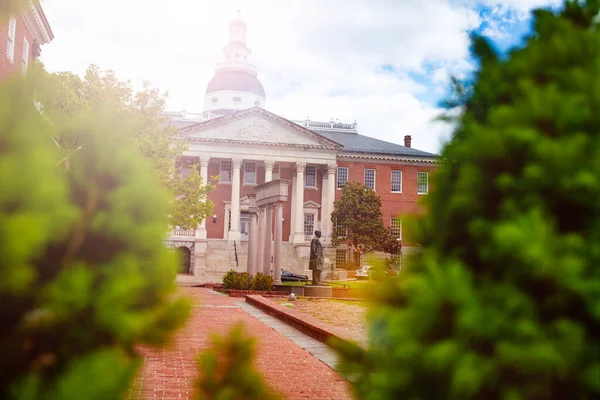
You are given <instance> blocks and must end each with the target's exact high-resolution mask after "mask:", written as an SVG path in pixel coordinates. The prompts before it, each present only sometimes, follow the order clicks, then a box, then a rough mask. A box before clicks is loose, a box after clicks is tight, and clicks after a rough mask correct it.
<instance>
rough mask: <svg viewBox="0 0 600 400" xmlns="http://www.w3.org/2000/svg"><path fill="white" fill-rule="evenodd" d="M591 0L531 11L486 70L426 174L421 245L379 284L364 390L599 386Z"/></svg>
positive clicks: (590, 390)
mask: <svg viewBox="0 0 600 400" xmlns="http://www.w3.org/2000/svg"><path fill="white" fill-rule="evenodd" d="M599 4H600V3H599V2H598V1H592V0H588V1H586V2H583V1H568V2H567V3H566V7H565V10H564V11H562V12H561V13H560V14H558V15H555V14H553V13H552V12H550V11H541V10H538V11H536V12H535V16H536V18H535V25H534V28H535V29H534V30H535V32H534V34H533V35H532V36H531V37H530V38H529V39H528V40H527V43H526V46H525V47H524V48H523V49H518V50H514V51H512V52H511V53H510V54H509V55H508V57H506V58H504V59H499V57H498V56H497V55H496V54H495V53H494V51H493V50H492V49H491V47H490V46H489V45H488V43H487V42H486V41H485V40H484V39H482V38H475V41H474V46H473V47H474V49H475V52H476V54H477V56H478V57H479V61H480V65H481V68H480V70H479V71H478V73H477V77H476V78H477V79H476V83H475V85H474V87H473V90H472V91H471V92H470V94H469V95H468V97H467V98H466V99H465V100H466V101H465V102H464V103H465V104H464V106H465V108H464V114H463V115H462V116H461V118H460V121H459V125H458V127H457V129H456V131H455V133H454V136H453V138H452V141H451V142H450V143H449V144H448V145H447V146H446V148H445V149H444V151H443V153H442V158H443V159H444V162H443V164H442V165H441V168H440V171H439V173H437V174H436V176H435V177H434V180H435V191H432V193H431V194H430V195H429V199H428V204H429V210H428V214H427V217H426V219H425V220H424V223H423V224H422V227H423V230H422V231H421V232H420V242H421V243H423V245H424V246H425V248H424V251H423V253H422V254H420V255H419V256H418V257H415V258H414V259H413V260H411V262H410V263H409V265H408V266H406V265H405V266H404V268H403V273H402V277H401V279H398V280H394V281H393V282H392V281H389V282H387V283H386V284H385V285H384V286H382V288H381V290H378V291H377V292H376V294H377V296H378V299H377V300H378V302H377V304H376V305H375V306H374V307H373V308H372V310H371V313H370V340H371V342H370V346H369V349H368V351H366V352H365V351H362V350H361V349H360V348H359V347H357V346H346V345H342V346H338V347H339V348H340V350H341V352H342V354H343V359H344V362H343V367H342V369H343V371H344V373H345V374H346V375H347V376H349V377H351V378H352V382H353V387H354V390H355V392H356V393H357V395H358V397H359V398H364V399H490V400H495V399H530V400H542V399H543V400H546V399H557V400H558V399H597V398H600V268H599V264H600V112H599V110H600V107H599V105H600V27H599V25H598V8H599Z"/></svg>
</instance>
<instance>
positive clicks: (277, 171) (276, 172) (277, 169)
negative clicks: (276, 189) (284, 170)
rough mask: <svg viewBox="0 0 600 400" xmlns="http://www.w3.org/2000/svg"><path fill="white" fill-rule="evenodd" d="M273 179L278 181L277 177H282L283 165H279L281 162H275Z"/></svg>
mask: <svg viewBox="0 0 600 400" xmlns="http://www.w3.org/2000/svg"><path fill="white" fill-rule="evenodd" d="M272 174H273V180H274V181H276V180H277V179H281V167H280V166H279V164H277V163H275V164H273V172H272Z"/></svg>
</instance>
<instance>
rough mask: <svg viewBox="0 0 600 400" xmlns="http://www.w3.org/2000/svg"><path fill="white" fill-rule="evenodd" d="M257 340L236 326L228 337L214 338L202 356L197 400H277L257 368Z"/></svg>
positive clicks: (240, 326) (239, 326)
mask: <svg viewBox="0 0 600 400" xmlns="http://www.w3.org/2000/svg"><path fill="white" fill-rule="evenodd" d="M254 354H255V340H254V339H250V338H247V337H245V335H244V331H243V326H242V325H236V326H234V327H233V328H232V329H231V331H230V332H229V334H228V335H227V336H226V337H221V336H218V335H215V336H213V340H212V348H211V349H210V350H206V351H205V352H204V353H202V354H201V355H200V358H199V366H200V379H199V380H198V383H197V387H198V394H197V399H198V400H274V399H276V398H278V397H277V396H276V395H275V394H274V393H273V392H272V390H271V389H270V388H269V387H268V385H267V384H266V383H265V381H264V379H263V377H262V375H261V374H260V373H259V372H258V371H257V370H256V367H255V365H254Z"/></svg>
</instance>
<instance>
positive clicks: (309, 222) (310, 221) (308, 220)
mask: <svg viewBox="0 0 600 400" xmlns="http://www.w3.org/2000/svg"><path fill="white" fill-rule="evenodd" d="M314 231H315V214H313V213H304V236H305V237H307V238H310V237H311V236H312V235H313V233H314Z"/></svg>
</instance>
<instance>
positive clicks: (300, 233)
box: [294, 162, 306, 243]
mask: <svg viewBox="0 0 600 400" xmlns="http://www.w3.org/2000/svg"><path fill="white" fill-rule="evenodd" d="M305 168H306V163H305V162H297V163H296V193H295V197H296V207H295V209H294V230H295V231H294V243H304V170H305Z"/></svg>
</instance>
